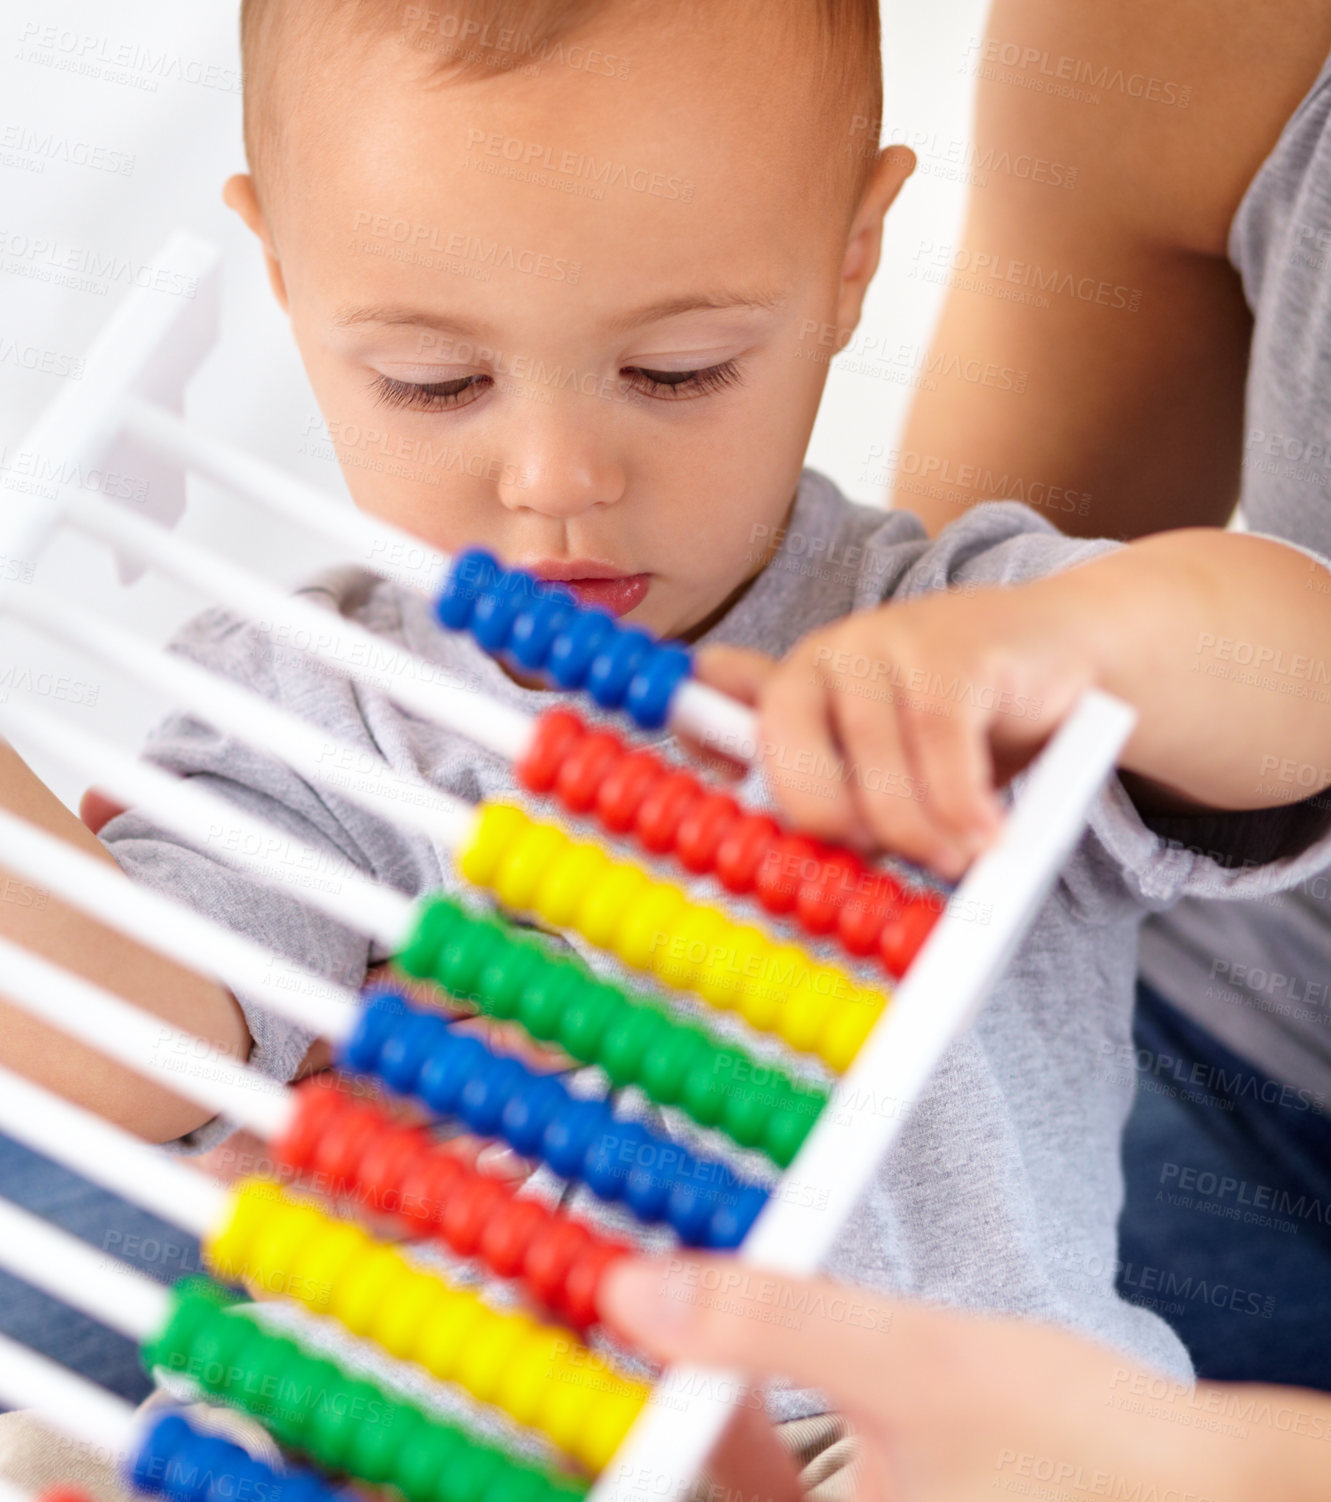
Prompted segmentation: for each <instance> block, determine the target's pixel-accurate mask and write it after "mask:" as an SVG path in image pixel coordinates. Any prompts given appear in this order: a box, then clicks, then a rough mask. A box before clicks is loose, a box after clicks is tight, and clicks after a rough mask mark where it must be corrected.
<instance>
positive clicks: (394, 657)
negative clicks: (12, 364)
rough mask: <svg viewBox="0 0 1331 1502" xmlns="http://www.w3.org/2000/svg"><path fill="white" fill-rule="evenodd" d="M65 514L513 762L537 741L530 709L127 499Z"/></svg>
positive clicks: (80, 503)
mask: <svg viewBox="0 0 1331 1502" xmlns="http://www.w3.org/2000/svg"><path fill="white" fill-rule="evenodd" d="M65 516H66V519H67V520H68V521H69V522H71V523H72V524H73V525H74V526H76V527H78V528H79V529H80V530H81V531H83V532H87V533H89V534H90V535H91V536H93V537H98V538H100V539H101V540H102V541H103V542H106V543H109V544H110V545H111V546H112V547H114V548H116V549H118V550H119V551H120V552H123V553H128V554H130V555H132V556H134V557H136V558H137V559H138V560H139V561H140V562H143V563H150V564H151V565H152V566H153V567H154V568H158V569H161V570H162V572H163V573H166V574H170V575H171V576H172V577H173V578H175V579H177V580H179V581H180V582H181V583H183V584H187V585H189V586H190V587H191V588H192V589H197V590H199V591H201V592H202V593H204V594H206V595H210V596H212V597H213V598H215V599H218V600H223V601H225V602H226V604H227V605H229V606H230V607H231V609H233V610H235V611H236V612H237V613H238V614H240V615H242V616H245V617H246V618H247V619H249V620H252V621H254V622H256V623H257V624H258V625H259V626H260V628H261V629H263V630H266V631H268V632H270V633H272V637H273V641H274V644H275V645H277V646H279V647H285V648H287V649H289V650H293V651H297V652H300V653H302V654H305V655H309V656H312V657H317V658H319V659H321V660H322V661H324V662H329V663H333V664H335V665H336V667H337V669H338V671H339V672H341V673H344V674H345V675H346V676H347V677H349V678H352V679H354V680H355V681H356V682H357V683H363V684H366V685H368V686H369V687H371V688H376V689H378V690H380V692H382V693H385V694H387V695H388V697H389V698H390V699H393V700H395V701H396V702H397V703H398V704H400V705H402V707H403V708H404V709H410V710H414V711H415V712H416V713H417V714H420V715H423V716H424V717H425V718H426V719H429V720H432V721H434V722H435V723H436V724H438V725H441V726H443V727H444V729H446V730H452V731H455V732H456V733H457V734H459V735H465V736H467V737H469V738H470V739H471V740H474V741H477V742H479V743H480V744H481V745H483V746H485V747H487V748H488V749H489V750H491V751H495V752H497V753H498V754H499V755H500V756H503V757H506V758H507V759H508V760H510V761H519V760H521V758H522V756H523V755H524V754H525V752H526V750H527V747H528V746H529V744H530V742H531V736H532V726H533V722H532V719H531V716H530V715H527V714H524V713H522V712H521V711H520V710H516V709H512V708H510V706H508V705H506V704H501V703H500V702H499V701H498V700H497V699H493V698H490V699H483V698H481V697H480V696H479V695H477V694H476V693H474V692H473V691H472V690H471V689H470V688H467V687H466V686H464V685H462V684H459V683H450V682H448V681H446V679H447V675H446V674H445V672H444V670H443V669H442V668H441V667H439V665H438V664H436V663H432V662H427V661H426V660H425V659H424V658H422V657H417V656H415V654H413V653H411V652H408V651H407V650H406V649H405V648H403V647H400V646H398V645H396V644H395V643H393V642H391V641H388V640H387V639H385V638H384V637H382V636H376V635H375V634H374V633H373V632H372V631H367V630H366V629H365V628H364V627H363V626H358V625H356V623H355V622H354V621H349V620H347V619H345V618H344V617H343V616H341V615H338V614H337V613H336V612H335V611H332V610H329V609H326V608H325V607H323V606H321V605H315V604H312V603H311V602H310V601H309V600H302V599H300V598H299V597H298V596H295V595H288V594H285V593H284V592H283V591H282V590H281V589H279V588H278V587H277V586H276V585H274V584H270V583H268V581H267V580H266V579H262V578H260V577H259V576H257V575H255V574H251V573H249V572H248V571H247V570H246V569H243V568H239V567H238V566H237V565H236V564H234V563H231V562H228V561H227V560H226V559H224V558H218V557H216V556H214V555H213V554H212V553H209V552H208V551H207V550H206V549H205V548H200V547H198V546H196V545H195V544H194V543H192V542H189V541H187V540H186V539H185V538H183V537H179V536H177V535H176V534H175V533H173V532H167V531H166V530H165V529H164V528H162V527H159V526H155V525H154V524H153V523H152V522H146V521H143V520H142V519H141V518H139V517H137V516H134V515H132V514H131V513H130V512H129V511H128V510H127V509H126V508H125V507H124V506H118V505H115V504H114V503H112V502H109V501H98V500H93V499H91V498H88V497H75V498H74V499H72V500H71V501H70V502H69V504H68V506H67V507H66V510H65Z"/></svg>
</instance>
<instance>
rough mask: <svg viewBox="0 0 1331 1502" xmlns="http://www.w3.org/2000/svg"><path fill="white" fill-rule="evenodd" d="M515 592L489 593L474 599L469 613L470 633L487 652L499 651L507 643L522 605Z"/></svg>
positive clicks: (519, 597)
mask: <svg viewBox="0 0 1331 1502" xmlns="http://www.w3.org/2000/svg"><path fill="white" fill-rule="evenodd" d="M523 603H524V602H523V600H522V597H521V596H520V595H517V594H498V593H489V594H484V595H482V596H481V598H480V599H479V600H477V601H476V608H475V610H473V611H472V613H471V634H472V635H473V636H474V637H475V638H476V640H477V641H478V642H480V644H481V646H483V647H484V648H485V650H486V651H487V652H501V651H503V649H504V648H505V647H506V646H507V645H508V636H509V632H510V631H511V630H512V629H513V622H514V620H515V619H516V618H517V614H518V612H519V611H520V610H521V609H522V607H523Z"/></svg>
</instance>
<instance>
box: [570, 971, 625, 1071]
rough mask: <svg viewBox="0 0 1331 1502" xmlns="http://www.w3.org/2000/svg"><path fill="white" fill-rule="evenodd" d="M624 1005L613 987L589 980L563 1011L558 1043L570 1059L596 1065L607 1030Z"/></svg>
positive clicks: (575, 993)
mask: <svg viewBox="0 0 1331 1502" xmlns="http://www.w3.org/2000/svg"><path fill="white" fill-rule="evenodd" d="M623 1005H624V1001H623V998H622V997H621V996H620V995H619V993H618V992H617V991H616V990H615V989H614V987H613V986H608V985H604V984H602V983H601V982H599V981H595V980H592V979H590V978H588V980H587V981H586V982H585V983H584V984H583V985H582V986H580V987H579V988H578V990H576V991H575V992H574V993H573V996H572V998H571V1000H570V1002H569V1004H568V1005H567V1006H566V1007H565V1008H564V1014H563V1016H562V1017H561V1018H560V1019H559V1027H558V1029H557V1030H556V1033H555V1039H556V1041H557V1042H558V1043H560V1044H561V1045H562V1046H563V1048H564V1049H565V1051H566V1052H567V1053H568V1054H569V1055H570V1056H571V1057H573V1058H575V1059H583V1060H586V1061H587V1062H589V1063H595V1062H596V1061H597V1057H598V1055H599V1052H600V1042H601V1037H602V1035H603V1033H604V1032H605V1029H606V1026H607V1025H608V1023H609V1022H610V1020H611V1018H613V1017H614V1016H615V1014H616V1013H617V1012H618V1011H619V1009H620V1008H621V1007H622V1006H623Z"/></svg>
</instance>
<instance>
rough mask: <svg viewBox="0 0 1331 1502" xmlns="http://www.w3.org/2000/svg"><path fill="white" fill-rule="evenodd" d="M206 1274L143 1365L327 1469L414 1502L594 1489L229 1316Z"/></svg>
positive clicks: (547, 1496)
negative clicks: (227, 1407) (233, 1410)
mask: <svg viewBox="0 0 1331 1502" xmlns="http://www.w3.org/2000/svg"><path fill="white" fill-rule="evenodd" d="M234 1303H235V1300H233V1299H232V1297H231V1295H230V1294H228V1293H227V1292H226V1291H225V1290H224V1289H222V1288H220V1287H219V1286H218V1285H217V1284H216V1283H214V1282H212V1281H211V1280H210V1279H208V1278H187V1279H184V1280H183V1281H182V1282H180V1283H178V1284H176V1286H175V1288H173V1289H172V1304H171V1312H170V1314H169V1316H168V1318H167V1321H166V1324H165V1326H164V1328H163V1329H162V1330H161V1332H160V1333H159V1334H158V1335H156V1336H154V1337H152V1338H151V1339H149V1340H147V1341H145V1342H144V1346H143V1361H144V1365H145V1366H146V1367H147V1368H148V1369H149V1370H151V1369H152V1368H153V1367H154V1366H160V1367H164V1368H166V1369H167V1370H168V1371H173V1372H180V1373H182V1374H183V1375H185V1376H186V1377H188V1378H190V1379H191V1381H193V1382H195V1383H196V1384H197V1385H198V1386H199V1387H201V1388H203V1389H204V1390H205V1391H206V1392H209V1393H211V1394H213V1395H215V1396H216V1397H219V1398H222V1399H224V1400H225V1401H227V1402H228V1403H231V1404H232V1405H233V1406H235V1407H237V1408H243V1409H244V1410H245V1411H246V1412H247V1413H252V1414H254V1415H255V1417H257V1418H259V1419H261V1420H262V1421H263V1424H264V1427H265V1428H267V1429H268V1430H269V1432H270V1433H271V1434H272V1436H273V1438H274V1439H276V1440H277V1441H278V1443H279V1444H282V1445H286V1446H288V1447H290V1448H292V1449H296V1450H301V1451H303V1452H304V1453H305V1454H306V1455H308V1456H309V1457H310V1458H311V1459H312V1460H314V1461H316V1462H317V1463H318V1464H319V1465H321V1466H324V1467H326V1468H327V1469H328V1470H331V1471H341V1472H346V1473H347V1474H348V1475H350V1476H355V1477H357V1478H359V1479H360V1480H362V1481H368V1482H371V1483H372V1484H374V1485H381V1484H388V1485H391V1486H394V1487H396V1488H397V1489H398V1490H399V1491H400V1492H401V1493H402V1494H403V1496H404V1497H406V1498H407V1502H575V1499H577V1498H579V1497H581V1496H582V1495H583V1494H584V1492H585V1490H586V1488H585V1487H583V1486H580V1485H579V1484H578V1483H577V1482H576V1481H574V1480H573V1479H572V1478H571V1477H561V1476H555V1475H553V1474H552V1473H550V1472H547V1471H545V1470H542V1469H540V1468H539V1467H537V1466H534V1465H532V1464H530V1463H529V1462H527V1461H523V1460H518V1459H516V1458H515V1457H514V1456H512V1455H509V1454H508V1453H507V1452H506V1451H504V1450H502V1449H500V1448H498V1447H497V1446H495V1445H490V1444H486V1443H485V1442H484V1441H482V1440H478V1439H476V1438H475V1437H474V1436H472V1435H470V1434H468V1433H467V1431H466V1430H465V1429H462V1428H460V1427H459V1426H458V1425H456V1424H451V1423H449V1422H448V1421H447V1420H445V1419H442V1418H439V1417H437V1416H436V1415H435V1414H432V1413H428V1412H426V1410H425V1409H423V1408H420V1407H418V1406H417V1405H416V1404H414V1403H410V1402H407V1401H406V1400H404V1399H402V1398H399V1397H394V1396H392V1395H391V1394H390V1393H388V1392H387V1391H386V1390H385V1389H384V1388H383V1387H381V1386H379V1384H378V1383H376V1382H372V1381H368V1380H366V1379H365V1378H363V1377H358V1376H353V1375H352V1373H351V1372H349V1371H348V1370H347V1369H346V1368H345V1367H343V1366H342V1365H340V1364H339V1363H338V1362H336V1361H333V1360H330V1359H329V1358H328V1357H326V1356H317V1355H313V1354H311V1353H310V1352H308V1351H307V1350H305V1349H304V1347H302V1346H301V1345H300V1344H299V1343H298V1342H296V1341H294V1340H292V1339H291V1338H290V1337H289V1336H286V1335H282V1334H280V1333H279V1332H277V1331H274V1330H266V1329H265V1328H264V1327H263V1326H262V1325H260V1324H258V1323H256V1322H255V1321H254V1320H252V1319H248V1318H246V1317H245V1316H244V1315H235V1314H230V1313H228V1312H227V1311H228V1310H229V1309H230V1308H231V1307H232V1305H233V1304H234Z"/></svg>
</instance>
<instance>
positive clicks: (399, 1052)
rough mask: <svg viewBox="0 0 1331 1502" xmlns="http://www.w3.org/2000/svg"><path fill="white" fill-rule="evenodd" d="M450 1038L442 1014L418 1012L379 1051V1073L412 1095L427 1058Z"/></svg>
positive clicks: (393, 1087)
mask: <svg viewBox="0 0 1331 1502" xmlns="http://www.w3.org/2000/svg"><path fill="white" fill-rule="evenodd" d="M448 1037H449V1032H448V1024H447V1023H446V1022H445V1021H444V1019H443V1018H442V1017H439V1016H435V1015H432V1014H429V1013H417V1014H416V1015H414V1016H413V1017H411V1019H410V1020H409V1021H408V1022H406V1023H405V1024H404V1025H402V1026H399V1027H397V1028H395V1029H394V1031H393V1033H392V1035H391V1036H390V1037H389V1038H388V1039H387V1040H386V1041H385V1043H384V1046H383V1048H382V1049H380V1051H379V1068H378V1070H377V1073H378V1074H379V1076H380V1078H382V1080H383V1081H384V1083H385V1084H386V1085H387V1086H388V1087H389V1089H391V1090H395V1091H397V1092H398V1093H399V1094H402V1095H406V1094H410V1093H411V1091H412V1090H413V1089H414V1088H415V1086H416V1082H417V1078H418V1076H419V1073H420V1068H421V1063H422V1061H423V1060H426V1059H428V1058H430V1057H431V1056H432V1055H433V1054H434V1053H435V1052H437V1051H438V1049H439V1046H440V1044H441V1043H443V1042H444V1041H445V1040H447V1039H448Z"/></svg>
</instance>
